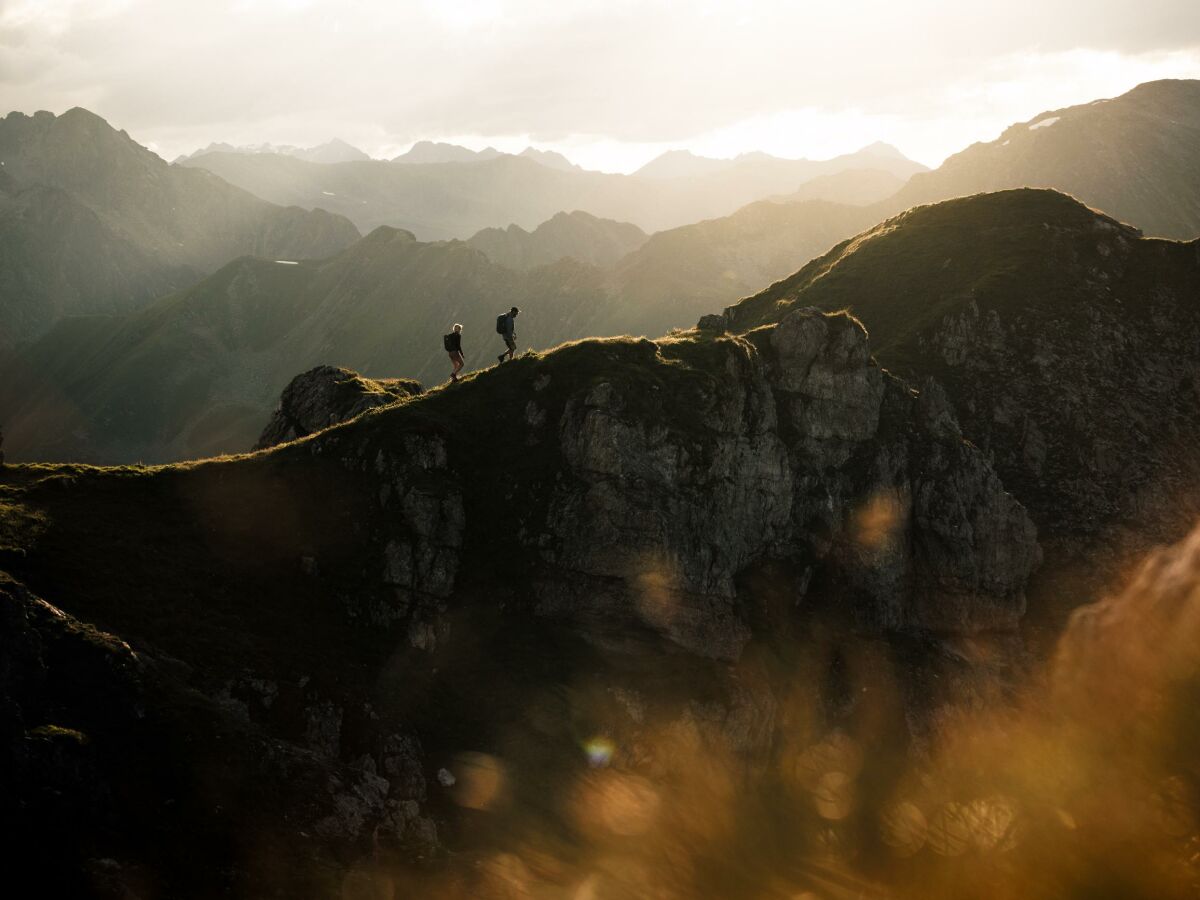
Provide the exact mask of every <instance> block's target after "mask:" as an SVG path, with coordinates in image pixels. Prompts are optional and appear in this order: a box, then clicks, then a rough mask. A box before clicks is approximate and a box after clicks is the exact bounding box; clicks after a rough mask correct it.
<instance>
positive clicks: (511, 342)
mask: <svg viewBox="0 0 1200 900" xmlns="http://www.w3.org/2000/svg"><path fill="white" fill-rule="evenodd" d="M504 344H505V346H506V347H508V349H507V350H505V351H504V352H503V353H501V354H500V358H501V359H504V357H506V356H507V357H508V358H509V359H512V358H513V354H515V353H516V352H517V342H516V340H515V339H513V338H509V337H506V338H505V339H504Z"/></svg>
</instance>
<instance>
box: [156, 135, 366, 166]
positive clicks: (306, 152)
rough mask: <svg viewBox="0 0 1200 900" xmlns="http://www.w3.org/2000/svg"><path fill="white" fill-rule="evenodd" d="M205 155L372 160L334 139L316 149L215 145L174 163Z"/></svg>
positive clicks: (181, 157)
mask: <svg viewBox="0 0 1200 900" xmlns="http://www.w3.org/2000/svg"><path fill="white" fill-rule="evenodd" d="M205 153H277V154H280V155H282V156H294V157H295V158H296V159H303V160H305V161H306V162H315V163H339V162H360V161H362V160H364V159H370V158H371V157H370V156H368V155H367V154H366V153H364V152H363V151H361V150H359V149H358V148H357V147H352V146H351V145H350V144H347V143H346V142H345V141H343V140H342V139H341V138H334V139H333V140H331V141H326V142H325V143H324V144H318V145H317V146H316V147H293V146H291V145H289V144H249V145H242V146H235V145H233V144H226V143H214V144H209V145H208V146H207V147H204V148H203V149H200V150H196V151H194V152H192V153H188V154H185V155H183V156H177V157H175V159H174V160H173V162H176V163H181V162H184V161H186V160H189V159H192V158H193V157H197V156H203V155H204V154H205Z"/></svg>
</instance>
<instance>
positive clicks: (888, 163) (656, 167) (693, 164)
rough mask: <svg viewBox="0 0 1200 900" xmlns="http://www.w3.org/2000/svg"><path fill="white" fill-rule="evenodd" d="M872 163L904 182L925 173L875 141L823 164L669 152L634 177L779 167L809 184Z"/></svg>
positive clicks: (763, 156)
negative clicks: (822, 172)
mask: <svg viewBox="0 0 1200 900" xmlns="http://www.w3.org/2000/svg"><path fill="white" fill-rule="evenodd" d="M847 159H852V160H853V161H854V165H852V166H846V165H844V162H845V161H846V160H847ZM871 162H876V163H878V168H880V169H882V170H884V171H890V172H892V173H893V174H895V175H897V176H901V177H905V178H907V177H908V176H909V175H913V174H915V173H916V172H923V171H925V166H922V165H921V164H920V163H915V162H913V161H912V160H911V159H909V158H908V157H906V156H905V155H904V154H903V153H901V152H900V151H899V150H897V149H896V148H895V147H893V146H892V145H891V144H885V143H883V142H882V141H876V142H875V143H874V144H869V145H868V146H866V147H863V148H862V149H861V150H858V151H857V152H855V153H850V154H845V155H843V156H838V157H834V158H833V159H830V160H823V161H815V160H810V159H784V158H782V157H779V156H772V155H771V154H769V153H762V152H761V151H755V152H753V153H742V154H740V155H738V156H734V157H731V158H729V159H718V158H714V157H711V156H698V155H697V154H695V153H692V152H691V151H690V150H668V151H667V152H665V153H663V154H661V155H660V156H656V157H655V158H654V159H652V160H650V162H648V163H646V164H645V165H644V166H642V167H641V168H640V169H638V170H637V172H636V173H634V174H636V175H640V176H642V177H643V178H695V177H697V176H702V175H713V174H715V173H717V172H726V171H729V170H730V169H737V168H742V167H758V166H777V167H784V168H794V169H796V170H798V171H799V172H800V173H801V174H800V177H801V179H802V180H807V179H809V178H813V177H815V176H814V175H813V174H811V173H812V172H813V171H819V170H825V174H827V173H828V172H830V171H842V170H844V169H846V168H860V167H865V166H867V164H869V163H871Z"/></svg>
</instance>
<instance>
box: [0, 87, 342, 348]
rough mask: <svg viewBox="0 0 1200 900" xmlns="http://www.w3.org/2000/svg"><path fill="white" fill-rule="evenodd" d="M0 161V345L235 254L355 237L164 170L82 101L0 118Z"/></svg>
mask: <svg viewBox="0 0 1200 900" xmlns="http://www.w3.org/2000/svg"><path fill="white" fill-rule="evenodd" d="M0 166H2V168H0V263H2V264H0V348H4V347H9V346H12V345H13V344H15V343H16V342H18V341H21V340H25V339H28V338H31V337H35V336H37V335H38V334H41V333H42V332H44V331H45V330H46V329H48V328H49V327H50V326H51V325H52V324H53V323H54V322H56V321H58V320H59V319H61V318H62V317H64V316H69V315H80V314H96V313H121V312H128V311H131V310H134V309H138V308H140V307H142V306H144V305H145V304H146V303H148V302H149V301H150V300H152V299H154V298H155V297H158V296H162V295H163V294H164V293H167V292H169V291H171V290H174V289H178V288H181V287H185V286H186V285H189V284H191V283H193V282H195V281H196V279H197V278H199V277H201V276H203V275H204V274H206V273H207V272H211V271H213V270H214V269H216V268H217V267H218V266H221V265H223V264H224V263H226V262H228V261H229V260H230V259H231V258H233V257H235V256H240V255H243V254H246V253H253V254H258V255H261V256H267V257H283V258H295V257H310V256H326V255H329V254H331V253H335V252H337V251H338V250H341V249H343V248H344V247H346V246H347V245H349V244H350V243H352V242H353V241H354V240H356V239H357V238H358V237H359V234H358V231H357V230H356V229H355V227H354V225H353V224H351V223H350V222H349V221H348V220H346V219H344V218H342V217H341V216H337V215H332V214H330V213H327V212H324V211H322V210H314V211H307V210H304V209H300V208H298V207H290V208H283V207H280V206H277V205H275V204H272V203H269V202H267V201H265V200H261V199H259V198H258V197H255V196H252V195H251V194H249V193H247V192H246V191H244V190H241V189H240V188H236V187H233V186H232V185H230V184H227V183H225V182H224V181H222V180H221V179H219V178H217V177H216V176H214V175H212V174H211V173H209V172H206V171H204V170H202V169H189V168H183V167H179V166H169V165H167V163H165V162H163V160H161V159H160V158H159V157H157V156H156V155H154V154H153V153H151V152H150V151H149V150H147V149H145V148H144V147H142V146H140V145H139V144H137V143H135V142H134V141H133V140H131V139H130V138H129V136H128V135H127V134H125V133H124V132H123V131H122V132H118V131H116V130H114V129H113V128H111V127H110V126H109V125H108V124H107V123H106V122H105V121H104V120H103V119H101V118H99V117H98V116H95V115H93V114H92V113H90V112H87V111H86V110H83V109H72V110H70V111H68V112H66V113H63V114H62V115H61V116H54V115H52V114H50V113H48V112H40V113H37V114H36V115H34V116H26V115H23V114H22V113H11V114H9V115H8V116H6V117H5V118H4V119H3V120H0Z"/></svg>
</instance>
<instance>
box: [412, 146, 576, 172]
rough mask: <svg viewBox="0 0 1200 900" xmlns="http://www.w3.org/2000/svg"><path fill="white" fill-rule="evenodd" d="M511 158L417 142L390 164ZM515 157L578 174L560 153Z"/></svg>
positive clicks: (492, 152)
mask: <svg viewBox="0 0 1200 900" xmlns="http://www.w3.org/2000/svg"><path fill="white" fill-rule="evenodd" d="M511 155H514V154H508V153H501V152H500V151H499V150H497V149H496V148H495V147H484V148H483V149H482V150H471V149H469V148H467V147H460V146H459V145H458V144H443V143H440V142H435V141H417V142H416V143H415V144H413V146H412V148H411V149H410V150H408V151H407V152H406V153H401V154H400V155H399V156H397V157H395V158H394V159H393V160H392V162H396V163H405V164H408V165H431V164H435V163H472V162H486V161H487V160H489V159H499V158H500V157H501V156H511ZM515 155H516V156H520V157H523V158H524V159H532V160H533V161H534V162H536V163H541V164H542V165H543V166H548V167H550V168H551V169H561V170H562V171H564V172H571V171H582V170H581V169H580V168H579V166H577V165H575V164H574V163H572V162H571V161H570V160H569V159H567V158H566V157H565V156H563V155H562V154H561V153H555V152H554V151H553V150H538V149H536V148H535V147H526V148H525V149H524V150H522V151H521V152H520V153H517V154H515Z"/></svg>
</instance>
